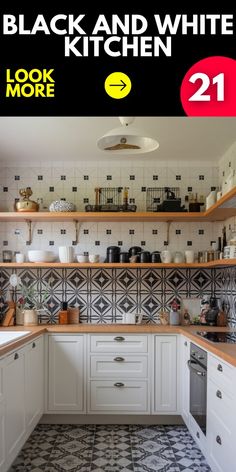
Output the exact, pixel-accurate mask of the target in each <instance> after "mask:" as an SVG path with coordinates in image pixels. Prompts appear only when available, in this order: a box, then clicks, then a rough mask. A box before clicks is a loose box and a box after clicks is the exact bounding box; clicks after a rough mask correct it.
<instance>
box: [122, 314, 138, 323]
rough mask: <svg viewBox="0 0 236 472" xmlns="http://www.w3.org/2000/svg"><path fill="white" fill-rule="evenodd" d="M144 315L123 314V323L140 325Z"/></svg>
mask: <svg viewBox="0 0 236 472" xmlns="http://www.w3.org/2000/svg"><path fill="white" fill-rule="evenodd" d="M142 318H143V315H142V314H141V313H123V314H122V323H124V324H140V323H141V321H142Z"/></svg>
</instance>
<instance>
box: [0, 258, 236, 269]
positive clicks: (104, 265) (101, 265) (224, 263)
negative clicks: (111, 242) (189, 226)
mask: <svg viewBox="0 0 236 472" xmlns="http://www.w3.org/2000/svg"><path fill="white" fill-rule="evenodd" d="M232 266H236V259H221V260H216V261H211V262H200V263H199V262H193V263H190V264H187V263H184V262H183V263H178V264H175V263H169V264H164V263H155V264H154V263H151V262H148V263H131V262H127V263H120V262H116V263H108V262H96V263H91V262H83V263H80V262H71V263H61V262H23V263H22V264H17V263H16V262H0V270H1V268H19V269H23V268H26V267H29V268H32V269H37V268H45V269H48V268H55V269H56V268H58V269H59V268H62V267H65V268H68V269H75V268H76V269H80V268H81V269H113V268H114V269H115V268H116V269H123V268H127V269H138V268H140V269H145V268H149V269H163V268H164V269H178V268H180V269H181V268H182V269H186V268H200V267H202V268H211V267H232Z"/></svg>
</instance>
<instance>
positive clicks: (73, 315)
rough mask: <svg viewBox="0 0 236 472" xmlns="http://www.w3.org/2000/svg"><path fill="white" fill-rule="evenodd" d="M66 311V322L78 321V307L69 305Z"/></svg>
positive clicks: (76, 322)
mask: <svg viewBox="0 0 236 472" xmlns="http://www.w3.org/2000/svg"><path fill="white" fill-rule="evenodd" d="M67 313H68V324H78V323H79V307H75V306H69V307H68V311H67Z"/></svg>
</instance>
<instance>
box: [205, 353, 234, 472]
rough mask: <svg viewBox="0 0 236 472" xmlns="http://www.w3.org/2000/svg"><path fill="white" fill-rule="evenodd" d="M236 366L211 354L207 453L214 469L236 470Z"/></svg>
mask: <svg viewBox="0 0 236 472" xmlns="http://www.w3.org/2000/svg"><path fill="white" fill-rule="evenodd" d="M235 392H236V368H235V367H233V366H231V365H229V364H227V363H226V362H224V361H222V360H221V359H219V358H217V357H216V356H214V355H212V354H210V353H208V383H207V455H208V461H209V464H210V466H211V468H212V470H213V471H214V472H232V471H233V470H235V446H234V443H235V437H236V406H235Z"/></svg>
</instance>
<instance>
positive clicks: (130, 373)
mask: <svg viewBox="0 0 236 472" xmlns="http://www.w3.org/2000/svg"><path fill="white" fill-rule="evenodd" d="M90 372H91V377H93V378H101V377H102V378H111V377H120V376H122V378H128V379H130V378H131V377H134V378H140V377H141V378H145V377H147V375H148V358H147V356H139V355H135V356H130V355H129V354H128V355H127V354H122V355H120V356H117V355H113V356H112V355H106V356H105V355H103V356H101V355H92V356H91V357H90Z"/></svg>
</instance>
